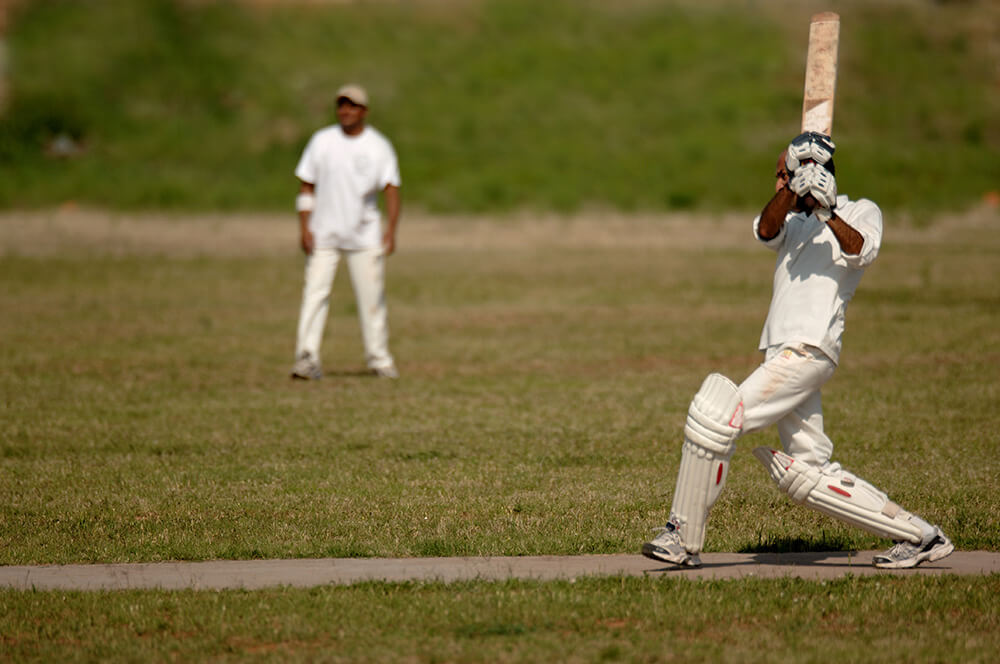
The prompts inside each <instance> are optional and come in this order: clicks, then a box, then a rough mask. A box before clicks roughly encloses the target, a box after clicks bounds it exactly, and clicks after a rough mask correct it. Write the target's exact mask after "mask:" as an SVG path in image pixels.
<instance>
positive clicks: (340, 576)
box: [0, 551, 1000, 590]
mask: <svg viewBox="0 0 1000 664" xmlns="http://www.w3.org/2000/svg"><path fill="white" fill-rule="evenodd" d="M875 553H876V552H875V551H838V552H823V553H819V552H817V553H706V554H702V563H703V565H702V566H701V567H700V568H695V569H681V568H676V567H673V566H670V565H664V564H660V563H657V562H656V561H654V560H649V559H648V558H644V557H642V556H638V555H625V554H614V555H589V556H523V557H493V558H320V559H291V560H215V561H206V562H163V563H128V564H99V565H24V566H9V567H0V588H14V589H19V590H31V589H36V590H126V589H136V588H144V589H150V588H157V589H164V590H180V589H195V590H222V589H233V588H244V589H257V588H270V587H278V586H289V587H298V588H306V587H313V586H322V585H330V584H338V585H346V584H353V583H360V582H364V581H389V582H402V581H442V582H450V581H467V580H485V581H495V580H505V579H535V580H558V579H564V580H565V579H575V578H578V577H584V576H653V577H661V576H663V577H671V578H684V579H741V578H762V579H769V578H780V577H798V578H803V579H814V580H821V579H835V578H840V577H843V576H846V575H848V574H850V575H855V576H871V575H876V574H882V575H912V574H924V575H927V574H929V575H935V574H937V575H940V574H960V575H978V574H997V573H1000V552H996V551H956V552H955V553H954V554H952V555H951V556H949V557H947V558H945V559H943V560H939V561H937V562H936V563H931V564H924V565H921V566H919V567H917V568H915V569H911V570H879V569H876V568H874V567H872V565H871V561H872V556H874V555H875Z"/></svg>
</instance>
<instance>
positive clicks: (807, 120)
mask: <svg viewBox="0 0 1000 664" xmlns="http://www.w3.org/2000/svg"><path fill="white" fill-rule="evenodd" d="M839 46H840V16H839V15H838V14H835V13H834V12H823V13H820V14H814V15H813V17H812V20H811V21H810V22H809V50H808V52H807V53H806V85H805V91H804V93H803V95H802V131H803V132H807V131H818V132H819V133H821V134H826V135H827V136H830V135H832V134H831V132H832V131H833V100H834V95H835V93H836V90H837V50H838V48H839Z"/></svg>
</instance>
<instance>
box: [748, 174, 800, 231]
mask: <svg viewBox="0 0 1000 664" xmlns="http://www.w3.org/2000/svg"><path fill="white" fill-rule="evenodd" d="M795 200H796V196H795V192H794V191H792V190H791V189H789V188H788V185H787V183H786V184H784V185H782V186H780V187H779V188H778V189H777V191H775V192H774V196H772V197H771V200H769V201H768V202H767V205H765V206H764V209H763V210H762V211H761V213H760V223H759V224H758V225H757V235H758V236H759V237H760V239H761V240H764V241H765V242H766V241H767V240H773V239H774V238H776V237H777V236H778V233H780V232H781V227H782V226H784V225H785V217H786V216H788V213H789V212H791V210H792V208H793V207H794V205H795Z"/></svg>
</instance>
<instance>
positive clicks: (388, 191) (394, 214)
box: [382, 184, 402, 256]
mask: <svg viewBox="0 0 1000 664" xmlns="http://www.w3.org/2000/svg"><path fill="white" fill-rule="evenodd" d="M382 193H383V195H384V196H385V220H386V224H385V232H384V233H383V234H382V249H383V250H384V252H385V255H386V256H391V255H392V253H393V252H394V251H396V229H397V228H398V227H399V212H400V209H401V208H402V203H401V201H400V196H399V187H397V186H396V185H392V184H389V185H386V187H385V189H384V190H383V192H382Z"/></svg>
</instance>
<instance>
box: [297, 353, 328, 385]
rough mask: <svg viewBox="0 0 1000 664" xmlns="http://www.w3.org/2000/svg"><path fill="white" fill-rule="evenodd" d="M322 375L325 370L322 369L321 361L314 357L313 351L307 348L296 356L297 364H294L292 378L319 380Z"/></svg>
mask: <svg viewBox="0 0 1000 664" xmlns="http://www.w3.org/2000/svg"><path fill="white" fill-rule="evenodd" d="M322 377H323V372H322V371H320V368H319V363H318V362H316V361H315V360H314V359H313V357H312V353H310V352H309V351H307V350H304V351H302V352H301V353H299V356H298V357H297V358H295V364H294V365H292V378H298V379H300V380H319V379H320V378H322Z"/></svg>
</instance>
